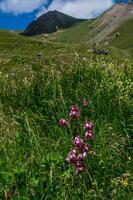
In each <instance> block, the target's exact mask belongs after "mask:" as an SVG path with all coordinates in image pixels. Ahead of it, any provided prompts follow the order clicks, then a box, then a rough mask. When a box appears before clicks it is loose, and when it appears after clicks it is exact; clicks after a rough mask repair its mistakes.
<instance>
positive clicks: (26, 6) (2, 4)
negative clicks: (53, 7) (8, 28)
mask: <svg viewBox="0 0 133 200" xmlns="http://www.w3.org/2000/svg"><path fill="white" fill-rule="evenodd" d="M47 1H48V0H3V1H0V10H1V11H3V12H7V13H9V12H10V13H14V14H21V13H29V12H33V11H34V10H35V9H39V8H40V7H41V6H42V5H43V4H44V3H47Z"/></svg>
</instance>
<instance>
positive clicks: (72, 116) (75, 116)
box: [70, 111, 79, 119]
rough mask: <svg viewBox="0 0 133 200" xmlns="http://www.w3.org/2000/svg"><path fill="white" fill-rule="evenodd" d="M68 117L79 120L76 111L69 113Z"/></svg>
mask: <svg viewBox="0 0 133 200" xmlns="http://www.w3.org/2000/svg"><path fill="white" fill-rule="evenodd" d="M70 117H71V118H73V119H77V118H79V113H78V112H77V111H71V112H70Z"/></svg>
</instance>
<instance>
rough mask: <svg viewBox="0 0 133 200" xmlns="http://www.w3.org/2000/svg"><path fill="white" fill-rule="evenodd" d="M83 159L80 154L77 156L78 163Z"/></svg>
mask: <svg viewBox="0 0 133 200" xmlns="http://www.w3.org/2000/svg"><path fill="white" fill-rule="evenodd" d="M84 158H85V157H84V156H83V154H81V153H80V154H79V155H78V156H77V160H78V161H79V162H81V161H83V160H84Z"/></svg>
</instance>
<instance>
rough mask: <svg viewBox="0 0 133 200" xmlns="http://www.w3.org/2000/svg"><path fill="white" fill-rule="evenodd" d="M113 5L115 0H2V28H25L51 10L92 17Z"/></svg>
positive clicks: (0, 10) (0, 11)
mask: <svg viewBox="0 0 133 200" xmlns="http://www.w3.org/2000/svg"><path fill="white" fill-rule="evenodd" d="M124 1H127V0H124ZM112 5H113V0H0V28H1V29H18V30H20V29H24V28H25V27H26V26H27V24H29V22H31V21H32V20H35V19H36V18H37V17H39V16H40V15H41V14H43V13H45V12H47V11H49V10H58V11H61V12H63V13H66V14H68V15H71V16H74V17H78V18H86V19H90V18H93V17H96V16H97V15H99V14H100V13H102V12H103V11H105V10H107V9H108V8H110V7H111V6H112Z"/></svg>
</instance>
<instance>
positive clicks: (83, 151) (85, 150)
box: [81, 144, 89, 158]
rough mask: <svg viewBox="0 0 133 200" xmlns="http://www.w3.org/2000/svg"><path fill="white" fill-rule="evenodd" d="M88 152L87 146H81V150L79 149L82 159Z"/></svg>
mask: <svg viewBox="0 0 133 200" xmlns="http://www.w3.org/2000/svg"><path fill="white" fill-rule="evenodd" d="M88 151H89V147H88V145H86V144H83V145H82V148H81V153H82V155H83V157H84V158H85V157H86V156H87V153H88Z"/></svg>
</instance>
